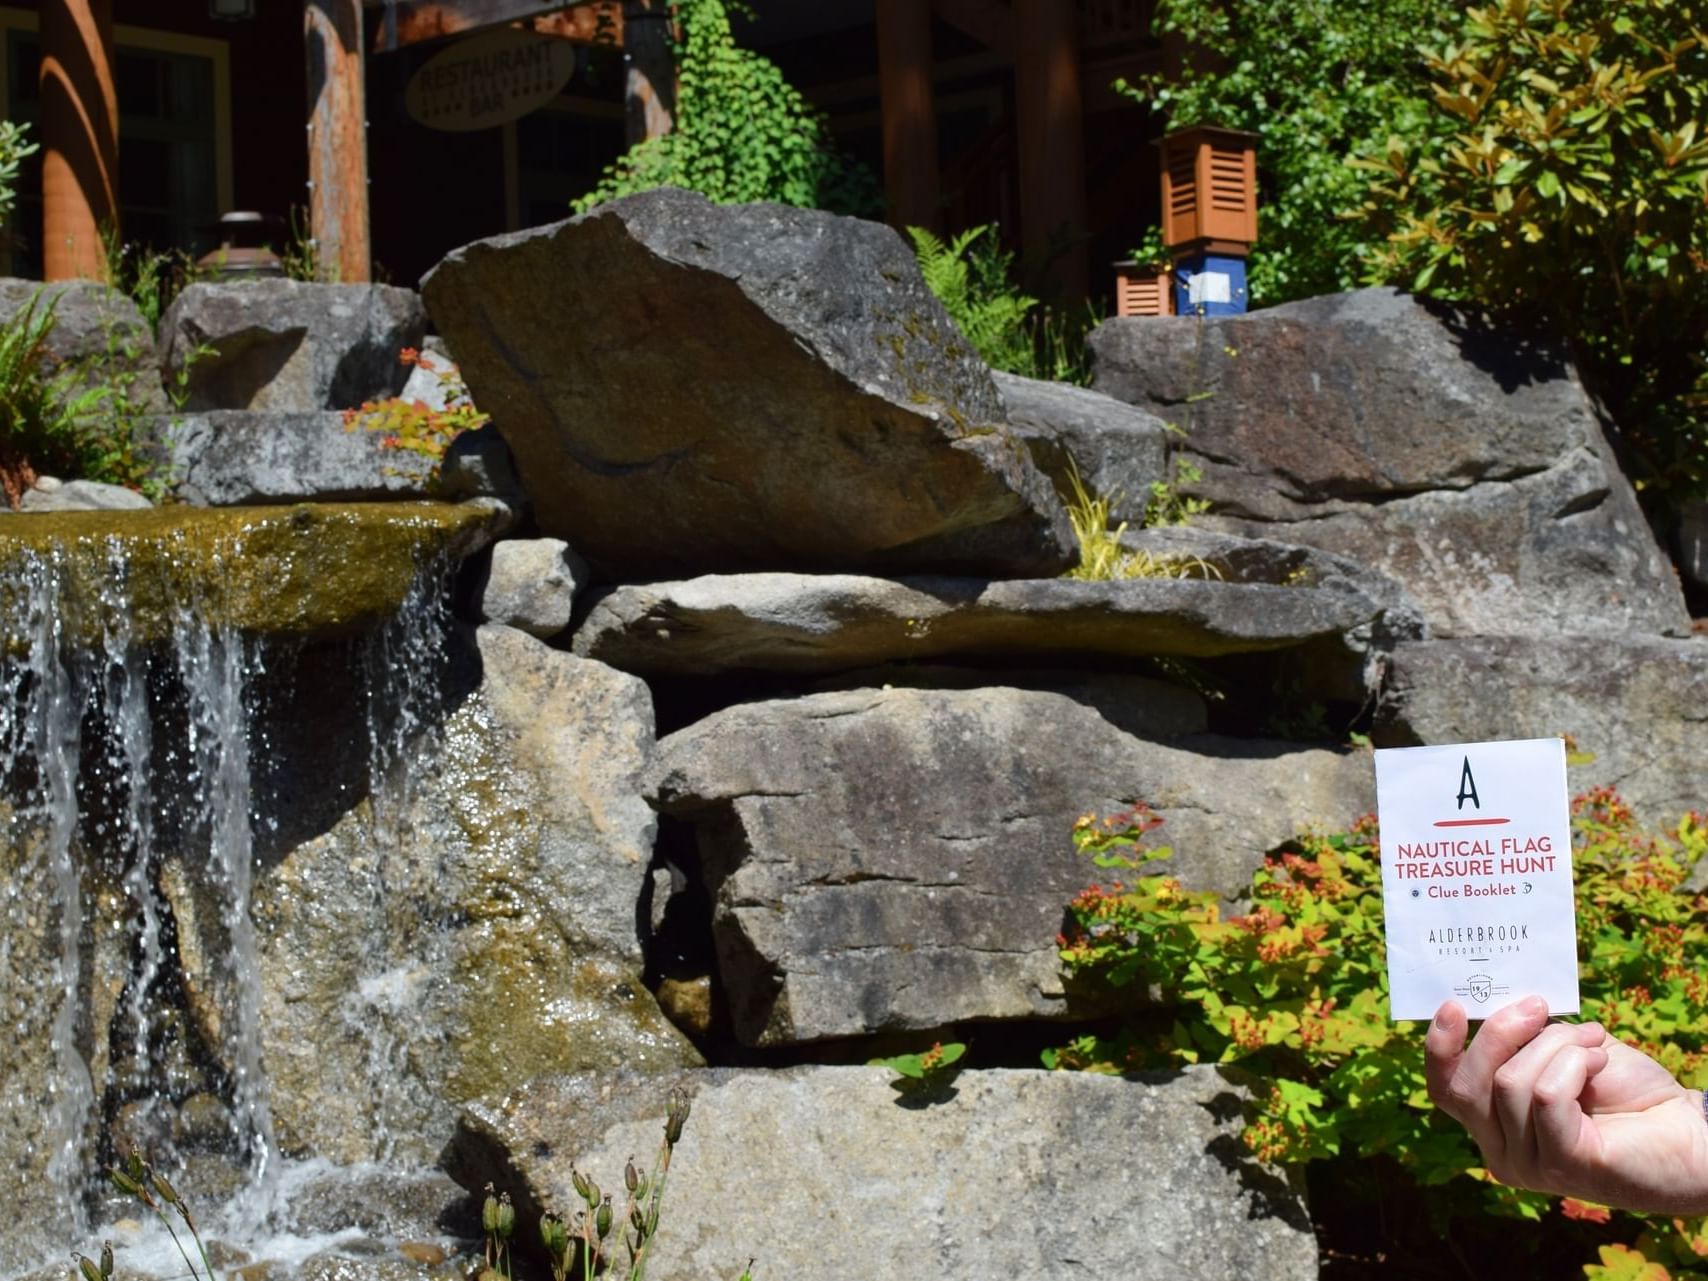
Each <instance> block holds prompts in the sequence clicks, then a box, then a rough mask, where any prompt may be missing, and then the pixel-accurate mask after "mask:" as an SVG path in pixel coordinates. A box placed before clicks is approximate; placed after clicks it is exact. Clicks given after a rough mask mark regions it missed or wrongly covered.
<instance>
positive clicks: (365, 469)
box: [142, 409, 433, 507]
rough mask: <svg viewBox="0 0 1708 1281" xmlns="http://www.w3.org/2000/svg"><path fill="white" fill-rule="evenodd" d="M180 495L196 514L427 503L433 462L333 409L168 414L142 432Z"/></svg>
mask: <svg viewBox="0 0 1708 1281" xmlns="http://www.w3.org/2000/svg"><path fill="white" fill-rule="evenodd" d="M142 438H143V440H144V441H145V442H146V445H147V448H148V450H149V452H150V453H151V455H152V456H153V457H155V458H156V459H158V460H159V465H160V469H161V473H162V474H163V475H165V476H166V477H168V478H169V479H170V481H171V484H172V489H173V492H174V493H175V494H176V495H177V496H178V497H179V498H180V499H182V500H183V501H184V502H187V503H191V504H193V505H194V506H197V507H243V506H268V505H272V504H275V503H300V502H340V501H342V502H356V501H361V500H365V499H386V498H420V497H425V496H426V495H427V493H428V490H429V488H430V484H431V474H432V468H433V464H432V461H431V460H430V459H428V458H426V457H425V456H423V455H422V454H419V453H416V452H414V451H412V450H407V449H390V448H387V447H386V446H385V444H384V442H383V437H382V436H381V434H380V433H379V432H377V431H371V430H368V429H367V428H365V427H363V426H361V425H360V424H359V423H357V424H349V423H346V422H345V421H344V416H343V415H342V414H335V413H332V412H331V411H329V410H322V411H318V412H313V413H286V412H281V411H271V410H270V411H265V412H256V411H249V410H240V409H228V410H218V411H213V412H209V413H200V414H172V415H161V416H159V417H156V418H151V419H149V420H147V421H146V423H145V424H144V427H143V431H142Z"/></svg>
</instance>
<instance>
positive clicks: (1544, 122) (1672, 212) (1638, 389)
mask: <svg viewBox="0 0 1708 1281" xmlns="http://www.w3.org/2000/svg"><path fill="white" fill-rule="evenodd" d="M1428 70H1429V74H1430V77H1431V80H1432V82H1433V94H1432V96H1433V106H1432V110H1433V111H1434V113H1435V114H1436V116H1437V117H1438V118H1439V119H1440V120H1441V121H1443V122H1446V123H1448V124H1450V125H1451V133H1450V136H1448V137H1447V138H1446V139H1445V141H1444V142H1441V143H1436V144H1433V145H1432V144H1430V143H1429V142H1428V141H1427V139H1425V140H1424V141H1421V142H1420V140H1419V138H1418V136H1417V134H1416V131H1413V133H1412V135H1410V136H1409V137H1408V136H1407V135H1406V134H1405V133H1404V131H1401V132H1400V136H1396V137H1395V138H1394V139H1393V140H1392V141H1391V142H1390V143H1389V145H1388V146H1387V147H1386V148H1385V150H1384V154H1383V155H1382V156H1381V157H1380V158H1379V160H1377V161H1374V162H1373V163H1372V165H1371V167H1372V168H1374V169H1375V170H1376V179H1375V181H1374V183H1373V185H1372V187H1371V191H1370V197H1369V199H1368V201H1367V202H1366V204H1365V207H1364V211H1363V213H1364V216H1363V218H1362V219H1361V220H1360V225H1361V226H1363V227H1364V228H1366V229H1368V230H1370V231H1372V232H1375V231H1382V230H1385V231H1389V232H1390V234H1391V239H1390V240H1389V241H1388V243H1387V245H1386V247H1385V249H1384V250H1383V251H1382V252H1381V253H1380V254H1379V255H1378V256H1377V257H1376V259H1375V261H1374V263H1373V271H1374V274H1375V275H1377V276H1378V277H1380V278H1383V279H1388V280H1392V281H1394V282H1396V283H1399V284H1403V285H1408V286H1410V287H1411V288H1414V289H1417V290H1420V291H1424V290H1427V291H1428V292H1430V293H1433V294H1437V295H1442V296H1446V297H1450V298H1456V299H1462V300H1467V301H1471V302H1475V303H1478V304H1482V305H1485V306H1488V307H1490V308H1493V309H1497V310H1501V311H1504V312H1506V313H1507V314H1508V315H1510V316H1512V317H1515V318H1516V319H1518V320H1520V321H1523V322H1528V323H1530V324H1533V325H1537V326H1540V327H1542V328H1544V329H1545V330H1547V331H1548V332H1549V333H1550V334H1552V335H1553V336H1555V337H1558V338H1561V339H1564V340H1566V341H1567V342H1569V343H1570V345H1571V347H1572V349H1573V353H1574V355H1575V356H1576V358H1577V362H1578V365H1579V368H1580V369H1581V371H1582V372H1583V375H1584V380H1585V382H1586V383H1587V384H1588V385H1589V387H1590V388H1591V390H1592V391H1594V392H1596V393H1597V394H1598V395H1600V396H1601V397H1602V398H1603V400H1604V401H1605V402H1606V403H1607V404H1608V406H1609V407H1610V408H1611V410H1612V412H1613V415H1614V418H1615V420H1616V421H1617V422H1618V423H1619V424H1620V426H1621V429H1622V431H1623V433H1624V436H1625V439H1626V440H1627V441H1628V443H1629V444H1630V445H1631V446H1633V447H1634V449H1635V451H1636V453H1637V455H1638V459H1639V461H1640V462H1641V464H1642V474H1640V475H1639V477H1638V480H1639V484H1642V483H1644V482H1645V481H1646V482H1650V483H1659V484H1661V485H1663V486H1667V487H1670V488H1673V489H1678V490H1691V489H1693V490H1696V491H1698V492H1700V491H1701V490H1702V489H1703V488H1704V487H1705V486H1708V376H1705V368H1704V356H1705V350H1704V349H1705V346H1708V342H1705V338H1704V335H1705V334H1708V5H1703V4H1701V3H1690V2H1680V0H1502V3H1499V4H1491V5H1488V6H1487V7H1483V8H1474V9H1470V10H1468V13H1467V22H1466V25H1465V27H1464V29H1463V32H1462V34H1461V35H1460V37H1459V38H1458V39H1457V40H1456V41H1454V42H1452V43H1449V44H1447V45H1445V46H1444V47H1442V48H1440V49H1439V51H1438V52H1435V53H1433V54H1432V55H1430V57H1429V58H1428ZM1425 132H1426V133H1427V131H1425Z"/></svg>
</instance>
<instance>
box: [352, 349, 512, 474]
mask: <svg viewBox="0 0 1708 1281" xmlns="http://www.w3.org/2000/svg"><path fill="white" fill-rule="evenodd" d="M398 359H399V360H401V361H402V362H403V363H404V364H405V365H412V366H419V367H420V368H422V369H425V370H426V371H427V372H428V373H430V374H432V375H433V376H434V377H435V378H437V379H438V381H439V386H440V387H441V388H443V390H444V392H445V407H444V409H434V408H432V407H431V406H429V405H428V404H427V403H426V402H425V401H421V400H405V399H403V397H401V396H391V397H388V398H386V399H385V400H370V401H364V402H363V404H362V406H361V408H359V409H346V410H345V411H344V430H345V431H377V432H379V433H381V435H380V448H381V449H387V450H396V451H398V452H401V453H406V454H416V455H418V456H420V457H422V458H425V459H427V461H428V462H429V463H430V464H431V469H430V470H429V471H428V473H427V486H428V489H429V490H432V489H433V488H434V487H435V486H437V484H438V482H439V469H440V467H441V465H442V464H443V463H444V461H445V451H446V450H447V449H449V448H450V446H451V442H452V441H453V440H455V439H456V438H457V437H458V436H460V435H462V434H463V433H464V432H465V431H473V430H474V429H475V428H476V427H482V426H484V425H485V424H486V423H487V422H489V421H491V417H492V416H491V415H490V414H485V413H482V412H481V411H480V410H478V409H476V408H475V406H474V400H473V399H472V398H471V397H470V396H469V392H468V388H467V387H466V386H465V385H464V384H463V380H462V376H461V375H460V374H459V373H458V372H457V371H456V370H455V369H454V368H453V369H441V368H440V367H439V366H438V365H436V364H434V363H433V359H432V357H430V356H426V355H423V354H422V353H421V352H418V351H416V350H415V348H413V347H405V348H404V349H403V350H402V352H400V353H399V355H398Z"/></svg>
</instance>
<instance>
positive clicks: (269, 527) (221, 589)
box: [0, 503, 496, 643]
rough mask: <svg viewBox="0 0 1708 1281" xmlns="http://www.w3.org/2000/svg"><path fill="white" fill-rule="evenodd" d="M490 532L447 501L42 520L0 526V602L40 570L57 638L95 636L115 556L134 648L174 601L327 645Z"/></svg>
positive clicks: (61, 515) (220, 618)
mask: <svg viewBox="0 0 1708 1281" xmlns="http://www.w3.org/2000/svg"><path fill="white" fill-rule="evenodd" d="M495 520H496V517H495V515H494V513H493V512H492V511H491V510H489V509H487V508H484V507H481V506H477V505H473V504H459V505H451V504H448V503H391V504H341V505H334V504H315V505H307V504H305V505H301V506H295V507H275V508H260V509H258V508H231V509H226V510H223V511H217V512H216V511H205V510H196V509H193V508H188V507H161V508H155V509H151V510H148V511H116V512H114V511H100V512H95V511H81V512H56V513H51V514H41V515H36V516H32V517H30V518H29V519H27V520H25V519H22V518H19V519H16V520H14V521H12V522H11V523H9V524H8V525H7V526H6V538H5V539H4V541H3V542H0V602H9V601H11V597H10V596H9V595H8V593H14V594H15V593H16V592H17V591H19V590H20V589H21V585H22V583H23V582H24V580H25V578H26V577H27V573H26V567H27V566H28V565H29V564H31V563H40V562H41V561H42V560H43V558H52V559H54V560H55V562H56V564H58V565H59V566H60V569H59V571H58V572H59V573H60V574H61V576H62V591H63V593H64V599H63V603H62V606H61V608H62V611H63V613H62V617H63V619H64V622H65V626H66V627H67V628H68V629H69V630H70V632H71V633H72V634H81V633H83V632H87V633H89V634H91V635H95V636H98V635H100V632H101V629H102V627H104V626H105V623H106V619H107V612H106V605H105V603H104V600H105V598H104V593H105V592H106V591H107V587H108V581H109V576H110V574H111V571H112V566H113V564H114V560H115V557H118V556H120V555H122V556H123V557H124V559H125V561H126V564H127V568H126V570H125V573H126V575H127V578H128V580H129V582H130V583H131V584H132V585H133V590H132V591H131V594H130V597H129V603H128V605H127V611H128V618H129V627H128V639H129V640H130V641H132V642H134V643H142V642H146V641H149V640H151V639H154V640H158V639H162V638H167V637H170V636H171V635H172V634H173V629H174V627H175V625H176V622H177V610H178V607H179V604H180V602H183V601H186V600H193V601H194V602H195V609H196V611H197V614H198V616H199V617H200V618H201V619H202V620H203V621H205V622H207V623H208V624H210V625H213V626H229V627H233V628H236V629H237V630H239V631H243V632H247V633H251V634H255V635H272V636H278V637H294V638H297V639H301V640H307V639H314V638H317V637H318V638H320V639H326V638H329V637H333V636H337V635H340V634H347V633H350V632H354V631H359V630H362V629H364V628H369V627H372V626H375V625H376V624H377V623H379V622H380V621H382V620H384V619H385V618H387V617H390V616H391V615H393V614H395V613H396V612H397V610H398V609H399V608H400V607H401V606H402V605H403V604H404V602H405V601H406V600H407V599H408V597H409V594H410V591H411V589H412V588H414V587H415V585H416V583H417V580H418V578H419V576H420V573H421V570H422V568H423V567H424V566H425V565H426V564H428V563H430V562H431V561H432V560H433V558H434V557H444V558H445V563H446V564H447V566H449V565H451V564H454V563H455V562H456V561H457V560H459V559H461V557H463V556H465V555H468V554H470V553H472V552H473V551H476V550H478V549H479V548H480V547H481V546H483V545H485V543H486V542H487V541H488V539H489V538H490V537H491V530H492V527H493V525H494V522H495ZM141 584H148V590H141V589H140V585H141ZM14 603H15V602H14ZM10 616H11V617H13V618H16V617H17V616H18V614H17V610H16V609H14V610H13V612H12V614H11V615H10Z"/></svg>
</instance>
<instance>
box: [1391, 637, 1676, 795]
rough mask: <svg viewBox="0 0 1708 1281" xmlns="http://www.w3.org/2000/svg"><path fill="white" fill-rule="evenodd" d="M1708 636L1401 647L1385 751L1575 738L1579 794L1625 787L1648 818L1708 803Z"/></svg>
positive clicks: (1495, 640)
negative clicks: (1707, 710) (1707, 764)
mask: <svg viewBox="0 0 1708 1281" xmlns="http://www.w3.org/2000/svg"><path fill="white" fill-rule="evenodd" d="M1704 707H1708V641H1703V640H1671V639H1667V638H1664V637H1659V636H1595V637H1587V636H1548V637H1541V638H1535V639H1527V638H1523V637H1516V636H1502V637H1486V638H1477V637H1468V638H1463V639H1457V640H1437V641H1430V642H1425V643H1423V644H1414V645H1401V646H1400V647H1399V648H1398V649H1397V650H1396V651H1395V652H1394V656H1393V660H1392V667H1391V669H1390V671H1389V676H1388V681H1387V684H1386V686H1385V688H1384V690H1383V694H1382V702H1381V706H1380V708H1379V710H1378V713H1377V725H1376V733H1375V737H1376V738H1377V741H1378V742H1380V743H1382V744H1384V745H1386V746H1406V747H1409V746H1412V745H1415V744H1431V743H1462V742H1477V741H1480V740H1484V739H1494V738H1540V737H1546V736H1550V735H1555V734H1570V735H1571V736H1572V737H1573V738H1574V739H1575V740H1576V741H1577V743H1578V746H1579V747H1580V748H1581V749H1582V751H1583V753H1584V755H1585V757H1586V758H1587V759H1584V760H1582V761H1581V763H1579V764H1575V765H1572V766H1571V767H1570V770H1569V774H1570V777H1571V785H1572V790H1573V791H1574V792H1578V791H1585V790H1587V789H1589V788H1591V787H1595V786H1611V787H1616V788H1618V789H1619V791H1620V793H1621V794H1622V795H1623V796H1624V797H1625V799H1626V800H1627V801H1629V802H1631V804H1632V805H1633V806H1634V807H1635V808H1636V811H1637V814H1638V816H1639V817H1640V818H1642V819H1644V820H1648V821H1654V822H1658V821H1660V820H1662V819H1671V818H1676V817H1678V815H1680V814H1682V813H1683V812H1684V811H1686V810H1692V809H1694V810H1708V778H1705V777H1704V775H1703V771H1702V762H1703V760H1704V759H1705V758H1708V722H1705V721H1704V719H1703V712H1702V709H1703V708H1704Z"/></svg>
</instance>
